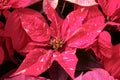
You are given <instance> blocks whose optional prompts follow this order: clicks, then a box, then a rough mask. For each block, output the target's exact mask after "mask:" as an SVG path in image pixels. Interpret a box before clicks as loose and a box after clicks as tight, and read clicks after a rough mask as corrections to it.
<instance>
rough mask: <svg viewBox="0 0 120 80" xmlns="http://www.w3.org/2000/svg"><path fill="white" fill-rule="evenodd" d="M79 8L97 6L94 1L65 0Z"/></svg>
mask: <svg viewBox="0 0 120 80" xmlns="http://www.w3.org/2000/svg"><path fill="white" fill-rule="evenodd" d="M65 1H69V2H71V3H74V4H78V5H80V6H93V5H97V3H96V1H95V0H65Z"/></svg>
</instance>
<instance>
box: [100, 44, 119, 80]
mask: <svg viewBox="0 0 120 80" xmlns="http://www.w3.org/2000/svg"><path fill="white" fill-rule="evenodd" d="M112 54H113V55H112V57H111V58H109V59H103V61H102V62H103V64H104V67H105V69H106V70H107V71H108V72H109V73H110V74H111V75H112V76H113V77H115V78H117V79H120V68H119V66H120V44H117V45H115V46H113V49H112Z"/></svg>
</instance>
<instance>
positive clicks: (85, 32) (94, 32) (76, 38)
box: [66, 6, 104, 48]
mask: <svg viewBox="0 0 120 80" xmlns="http://www.w3.org/2000/svg"><path fill="white" fill-rule="evenodd" d="M78 9H79V8H78ZM81 9H82V8H81ZM84 9H85V10H87V14H86V15H87V16H86V17H85V18H84V20H83V22H82V24H81V25H79V24H80V22H79V23H77V24H76V27H78V28H77V29H76V30H75V31H74V32H69V33H68V34H70V35H71V37H70V39H69V40H68V46H72V47H77V48H85V47H88V46H89V45H90V44H92V43H93V42H94V41H95V38H96V37H97V36H98V34H99V33H100V32H101V30H102V29H103V28H104V17H103V15H102V14H101V13H100V11H99V10H98V8H97V7H96V6H95V7H90V8H83V10H84ZM93 10H94V13H93ZM68 24H70V22H69V23H68ZM74 24H75V23H74ZM72 27H73V26H72ZM72 30H73V29H72ZM68 31H70V29H69V28H68ZM66 32H67V31H66ZM71 33H72V34H71Z"/></svg>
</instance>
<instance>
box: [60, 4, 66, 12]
mask: <svg viewBox="0 0 120 80" xmlns="http://www.w3.org/2000/svg"><path fill="white" fill-rule="evenodd" d="M65 4H66V3H65V2H64V3H63V7H62V11H61V14H62V13H63V11H64V9H65Z"/></svg>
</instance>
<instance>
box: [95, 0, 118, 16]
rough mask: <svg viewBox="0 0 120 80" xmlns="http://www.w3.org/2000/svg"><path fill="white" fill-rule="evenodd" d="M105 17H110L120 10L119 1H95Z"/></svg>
mask: <svg viewBox="0 0 120 80" xmlns="http://www.w3.org/2000/svg"><path fill="white" fill-rule="evenodd" d="M97 1H98V3H99V5H100V6H101V7H102V9H103V12H104V13H105V14H106V15H107V16H112V15H113V13H115V11H116V10H117V9H119V8H120V3H119V2H120V0H97Z"/></svg>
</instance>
